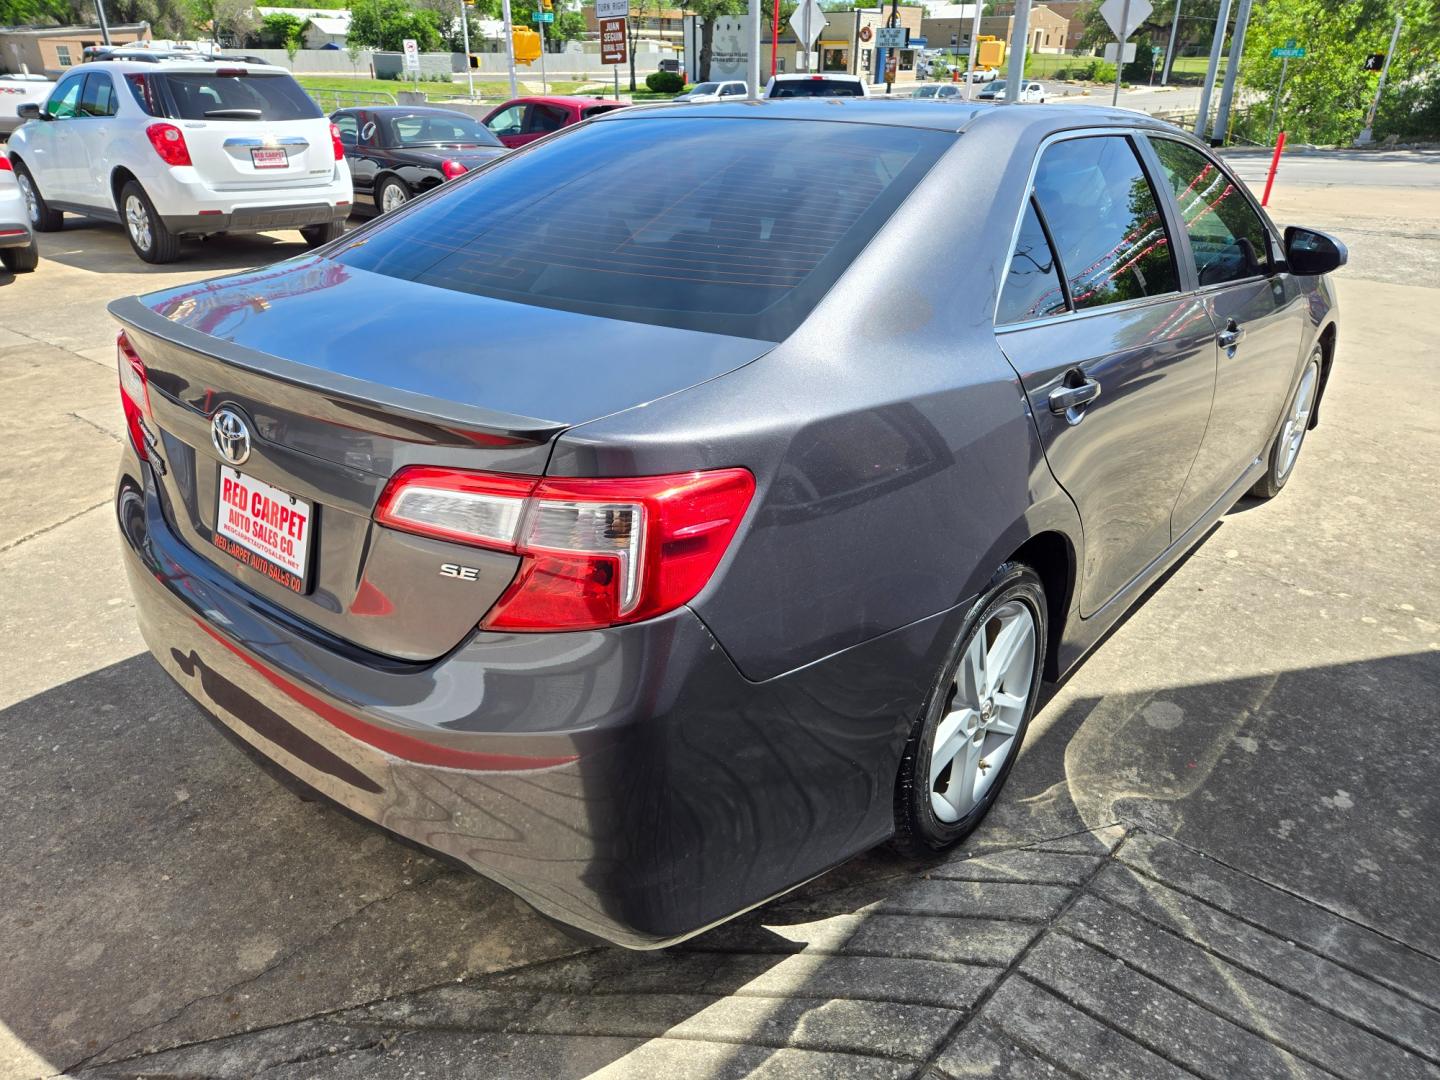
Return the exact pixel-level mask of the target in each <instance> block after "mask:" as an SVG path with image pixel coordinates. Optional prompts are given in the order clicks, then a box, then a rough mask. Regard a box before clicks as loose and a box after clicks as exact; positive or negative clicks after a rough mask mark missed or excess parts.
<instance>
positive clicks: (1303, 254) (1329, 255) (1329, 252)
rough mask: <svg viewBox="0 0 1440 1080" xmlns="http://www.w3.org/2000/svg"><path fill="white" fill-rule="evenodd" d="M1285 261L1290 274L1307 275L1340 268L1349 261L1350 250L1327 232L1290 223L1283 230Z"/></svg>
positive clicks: (1325, 272)
mask: <svg viewBox="0 0 1440 1080" xmlns="http://www.w3.org/2000/svg"><path fill="white" fill-rule="evenodd" d="M1285 261H1286V262H1288V263H1289V264H1290V272H1291V273H1292V274H1303V275H1305V276H1307V277H1309V276H1311V275H1315V274H1328V273H1330V271H1332V270H1338V269H1340V267H1342V266H1344V265H1345V264H1346V263H1347V262H1349V261H1350V252H1349V250H1348V249H1347V248H1346V247H1345V245H1344V244H1342V243H1341V242H1340V241H1339V240H1336V239H1335V237H1333V236H1331V235H1329V234H1328V233H1323V232H1319V231H1317V230H1315V229H1302V228H1300V227H1299V226H1296V225H1291V226H1290V227H1288V228H1287V229H1286V230H1285Z"/></svg>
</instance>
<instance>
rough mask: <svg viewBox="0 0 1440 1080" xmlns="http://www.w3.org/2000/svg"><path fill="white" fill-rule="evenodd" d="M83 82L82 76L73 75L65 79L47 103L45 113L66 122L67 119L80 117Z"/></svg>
mask: <svg viewBox="0 0 1440 1080" xmlns="http://www.w3.org/2000/svg"><path fill="white" fill-rule="evenodd" d="M83 81H84V76H82V75H72V76H70V77H69V78H67V79H65V80H64V81H63V82H62V83H61V84H60V85H59V86H57V87H55V92H54V93H53V94H51V95H50V100H49V101H47V102H46V103H45V111H46V112H47V113H49V114H50V115H51V116H53V117H54V118H55V119H56V120H64V119H66V118H67V117H71V116H76V115H78V114H79V112H80V84H81V83H82V82H83Z"/></svg>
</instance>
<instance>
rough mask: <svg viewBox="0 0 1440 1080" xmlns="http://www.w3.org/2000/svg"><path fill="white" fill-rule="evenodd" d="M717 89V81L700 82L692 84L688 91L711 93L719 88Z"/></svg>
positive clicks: (718, 87)
mask: <svg viewBox="0 0 1440 1080" xmlns="http://www.w3.org/2000/svg"><path fill="white" fill-rule="evenodd" d="M719 89H720V84H719V83H713V82H702V83H696V84H695V85H694V86H692V87H691V88H690V93H692V94H713V93H715V92H716V91H717V90H719Z"/></svg>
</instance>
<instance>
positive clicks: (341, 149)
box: [330, 124, 345, 161]
mask: <svg viewBox="0 0 1440 1080" xmlns="http://www.w3.org/2000/svg"><path fill="white" fill-rule="evenodd" d="M330 145H331V146H333V147H334V148H335V160H336V161H344V160H345V144H344V143H343V142H341V141H340V129H339V128H338V127H336V126H335V125H334V124H331V125H330Z"/></svg>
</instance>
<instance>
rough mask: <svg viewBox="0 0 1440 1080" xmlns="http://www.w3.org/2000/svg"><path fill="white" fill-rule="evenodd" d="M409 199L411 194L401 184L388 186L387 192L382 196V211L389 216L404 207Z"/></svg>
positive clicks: (386, 186) (386, 187)
mask: <svg viewBox="0 0 1440 1080" xmlns="http://www.w3.org/2000/svg"><path fill="white" fill-rule="evenodd" d="M409 199H410V194H409V192H407V191H406V190H405V189H404V188H403V187H401V186H400V185H399V184H386V185H385V191H384V192H383V193H382V194H381V196H380V210H381V212H383V213H386V214H388V213H389V212H390V211H391V210H396V209H399V208H400V207H402V206H404V205H405V204H406V202H408V201H409Z"/></svg>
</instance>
